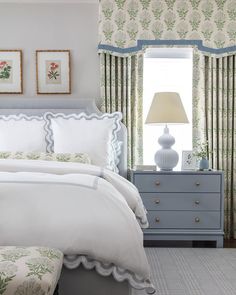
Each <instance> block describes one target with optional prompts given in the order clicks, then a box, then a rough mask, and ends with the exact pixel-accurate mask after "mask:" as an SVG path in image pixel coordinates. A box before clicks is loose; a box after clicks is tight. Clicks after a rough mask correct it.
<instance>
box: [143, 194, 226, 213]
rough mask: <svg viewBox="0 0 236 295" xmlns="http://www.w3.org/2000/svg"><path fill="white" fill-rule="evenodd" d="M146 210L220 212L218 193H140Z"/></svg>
mask: <svg viewBox="0 0 236 295" xmlns="http://www.w3.org/2000/svg"><path fill="white" fill-rule="evenodd" d="M141 196H142V200H143V203H144V206H145V207H146V209H147V210H191V211H197V210H199V211H203V210H205V211H220V208H221V196H220V194H219V193H201V194H198V193H141Z"/></svg>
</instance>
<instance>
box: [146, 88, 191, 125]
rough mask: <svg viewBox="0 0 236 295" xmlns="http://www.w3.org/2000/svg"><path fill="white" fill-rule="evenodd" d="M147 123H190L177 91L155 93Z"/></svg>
mask: <svg viewBox="0 0 236 295" xmlns="http://www.w3.org/2000/svg"><path fill="white" fill-rule="evenodd" d="M145 123H146V124H163V123H166V124H167V123H180V124H183V123H189V121H188V118H187V115H186V113H185V110H184V106H183V104H182V101H181V98H180V96H179V94H178V93H177V92H157V93H155V94H154V97H153V100H152V104H151V107H150V109H149V112H148V115H147V118H146V122H145Z"/></svg>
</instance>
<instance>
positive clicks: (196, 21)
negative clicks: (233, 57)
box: [99, 0, 236, 48]
mask: <svg viewBox="0 0 236 295" xmlns="http://www.w3.org/2000/svg"><path fill="white" fill-rule="evenodd" d="M99 15H100V16H99V18H100V19H99V39H100V40H99V43H100V44H105V45H111V46H114V47H119V48H128V47H134V46H136V45H137V40H158V39H161V40H180V39H181V40H183V39H185V40H202V41H203V45H204V46H206V47H209V48H225V47H230V46H235V45H236V0H100V14H99Z"/></svg>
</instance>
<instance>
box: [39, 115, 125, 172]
mask: <svg viewBox="0 0 236 295" xmlns="http://www.w3.org/2000/svg"><path fill="white" fill-rule="evenodd" d="M44 118H45V120H46V126H45V129H46V132H47V135H46V140H47V142H48V152H55V153H86V154H88V155H89V157H90V159H91V162H92V164H94V165H97V166H100V167H105V168H108V169H111V170H113V171H115V172H119V170H118V167H117V166H118V164H119V156H120V153H121V143H120V142H119V141H118V132H119V130H120V129H121V119H122V114H121V113H120V112H115V113H112V114H108V113H105V114H102V115H98V114H90V115H87V114H85V113H80V114H69V115H65V114H62V113H57V114H54V113H51V112H47V113H45V114H44Z"/></svg>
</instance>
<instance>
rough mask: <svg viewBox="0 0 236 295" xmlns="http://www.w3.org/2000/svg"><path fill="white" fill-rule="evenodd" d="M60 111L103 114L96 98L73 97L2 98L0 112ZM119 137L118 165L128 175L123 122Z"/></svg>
mask: <svg viewBox="0 0 236 295" xmlns="http://www.w3.org/2000/svg"><path fill="white" fill-rule="evenodd" d="M48 111H51V112H54V113H55V112H60V113H64V114H71V113H76V114H79V113H81V112H85V113H87V114H91V113H97V114H101V112H100V111H99V109H98V108H97V106H96V103H95V100H94V99H72V98H41V97H39V98H38V99H35V98H34V99H31V98H24V99H21V98H16V99H15V98H14V99H8V98H4V99H3V98H2V99H1V110H0V114H2V115H10V114H20V113H23V114H26V115H42V114H43V113H45V112H48ZM118 139H119V140H120V141H122V142H123V144H122V152H121V156H120V164H119V166H118V168H119V171H120V175H122V176H124V177H125V178H126V177H127V130H126V127H125V126H124V125H123V124H122V128H121V130H120V132H119V136H118Z"/></svg>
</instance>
